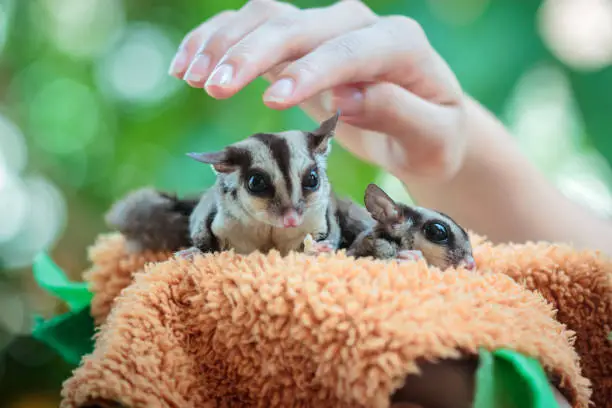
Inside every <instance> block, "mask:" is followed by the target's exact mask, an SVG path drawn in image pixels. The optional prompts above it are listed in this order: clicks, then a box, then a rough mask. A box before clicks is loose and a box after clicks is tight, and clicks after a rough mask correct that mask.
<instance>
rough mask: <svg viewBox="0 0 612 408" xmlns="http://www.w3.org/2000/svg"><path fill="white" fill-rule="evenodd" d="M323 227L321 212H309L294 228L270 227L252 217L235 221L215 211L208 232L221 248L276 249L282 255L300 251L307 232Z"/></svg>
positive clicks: (245, 251)
mask: <svg viewBox="0 0 612 408" xmlns="http://www.w3.org/2000/svg"><path fill="white" fill-rule="evenodd" d="M326 230H327V220H326V217H325V213H320V214H316V213H315V214H310V215H309V216H308V217H306V218H305V219H304V222H303V223H302V225H300V226H299V227H297V228H277V227H272V226H270V225H267V224H264V223H261V222H259V221H256V220H254V219H249V220H247V221H239V220H237V219H235V218H233V217H229V216H227V215H225V214H223V213H219V214H217V216H215V219H214V221H213V223H212V232H213V234H215V236H216V237H217V239H218V240H219V245H220V246H221V250H228V249H230V248H233V249H234V251H236V252H237V253H240V254H249V253H251V252H254V251H260V252H268V251H270V250H271V249H276V250H277V251H279V252H280V253H281V254H282V255H286V254H287V253H288V252H290V251H292V250H294V251H299V250H301V249H302V245H303V242H304V238H305V237H306V235H307V234H312V235H313V236H315V235H317V234H322V233H325V232H326Z"/></svg>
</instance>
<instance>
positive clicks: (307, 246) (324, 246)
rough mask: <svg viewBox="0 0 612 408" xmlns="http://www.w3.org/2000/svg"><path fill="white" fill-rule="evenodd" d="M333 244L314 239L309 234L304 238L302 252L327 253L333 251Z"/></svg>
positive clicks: (310, 253)
mask: <svg viewBox="0 0 612 408" xmlns="http://www.w3.org/2000/svg"><path fill="white" fill-rule="evenodd" d="M335 249H336V248H335V246H334V244H332V243H331V242H330V241H319V242H317V241H315V240H314V239H313V238H312V236H311V235H310V234H309V235H307V236H306V238H305V239H304V252H305V253H306V254H309V255H319V254H329V253H332V252H334V251H335Z"/></svg>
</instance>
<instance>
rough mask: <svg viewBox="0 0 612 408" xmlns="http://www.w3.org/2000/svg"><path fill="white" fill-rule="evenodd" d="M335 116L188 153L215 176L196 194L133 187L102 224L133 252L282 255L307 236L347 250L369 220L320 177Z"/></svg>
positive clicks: (324, 174) (297, 248) (301, 246)
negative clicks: (305, 126)
mask: <svg viewBox="0 0 612 408" xmlns="http://www.w3.org/2000/svg"><path fill="white" fill-rule="evenodd" d="M339 115H340V112H337V113H336V114H335V115H334V116H332V117H331V118H329V119H327V120H325V121H323V122H322V123H321V124H320V125H319V126H318V127H317V128H316V129H315V130H313V131H301V130H290V131H285V132H279V133H257V134H254V135H251V136H249V137H247V138H246V139H244V140H241V141H239V142H236V143H234V144H231V145H229V146H227V147H225V148H224V149H222V150H220V151H216V152H204V153H189V154H188V156H190V157H191V158H193V159H195V160H197V161H199V162H202V163H205V164H208V165H211V166H212V168H213V169H214V171H215V173H216V175H217V179H216V183H215V184H214V185H213V186H212V187H211V188H210V189H209V190H207V191H206V192H205V193H204V194H203V195H202V196H201V197H200V198H199V199H179V198H177V197H175V196H171V195H168V194H164V193H160V192H158V191H156V190H154V189H150V188H144V189H140V190H137V191H135V192H132V193H131V194H128V196H127V197H125V198H124V199H122V200H120V201H119V202H117V203H116V204H115V205H114V206H113V207H112V208H111V210H110V211H109V212H108V214H107V216H106V221H107V224H108V225H109V226H110V227H112V228H115V229H117V230H119V231H120V232H121V233H123V234H124V235H125V236H126V237H127V238H128V241H129V242H130V243H131V245H132V247H134V248H137V249H138V250H145V249H151V250H171V251H177V250H179V249H182V250H181V251H180V252H179V254H180V255H181V256H191V255H192V254H194V253H197V252H215V251H221V250H228V249H233V250H234V251H236V252H237V253H241V254H248V253H251V252H253V251H261V252H267V251H269V250H271V249H275V250H278V251H279V252H280V253H281V254H283V255H284V254H287V253H288V252H289V251H292V250H295V251H302V250H304V239H305V237H306V236H307V235H310V236H312V237H313V238H314V240H315V241H317V242H319V243H321V245H324V246H326V247H327V248H330V249H333V250H335V249H339V248H346V247H348V246H349V245H350V244H351V243H352V241H354V239H355V238H356V237H357V236H358V235H359V234H360V233H361V232H362V231H364V230H365V229H367V228H369V227H371V226H372V225H374V220H373V219H372V218H371V217H370V216H369V214H368V213H367V211H366V210H365V209H364V208H363V207H361V206H359V205H356V204H355V203H353V202H352V201H350V200H348V199H340V198H338V197H337V196H336V195H335V194H334V193H333V191H332V188H331V185H330V182H329V179H328V177H327V157H328V155H329V153H330V150H331V139H332V137H333V136H334V132H335V128H336V125H337V122H338V118H339Z"/></svg>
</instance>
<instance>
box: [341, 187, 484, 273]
mask: <svg viewBox="0 0 612 408" xmlns="http://www.w3.org/2000/svg"><path fill="white" fill-rule="evenodd" d="M364 202H365V207H366V209H367V210H368V212H369V213H370V215H371V216H372V217H373V218H374V220H376V224H375V225H374V226H373V227H371V228H369V229H367V230H365V231H363V232H362V233H361V234H359V236H358V237H357V238H356V239H355V241H354V242H353V244H352V245H351V246H350V247H349V248H348V250H347V255H349V256H354V257H364V256H372V257H374V258H377V259H390V258H398V259H405V260H414V259H418V258H424V259H425V261H426V262H427V263H428V264H429V265H432V266H435V267H438V268H440V269H442V270H444V269H447V268H448V267H451V266H452V267H458V266H463V267H465V268H466V269H474V268H475V267H476V265H475V262H474V257H473V255H472V246H471V244H470V239H469V236H468V234H467V232H466V231H465V230H464V229H463V228H462V227H461V226H460V225H459V224H457V223H456V222H455V221H454V220H453V219H452V218H450V217H449V216H448V215H446V214H443V213H441V212H438V211H434V210H431V209H427V208H423V207H410V206H407V205H405V204H401V203H396V202H395V201H393V199H391V197H389V196H388V195H387V193H385V192H384V191H383V190H382V189H381V188H380V187H378V186H377V185H376V184H369V185H368V187H367V188H366V191H365V195H364Z"/></svg>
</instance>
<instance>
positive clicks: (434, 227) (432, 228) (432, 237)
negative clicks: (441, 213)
mask: <svg viewBox="0 0 612 408" xmlns="http://www.w3.org/2000/svg"><path fill="white" fill-rule="evenodd" d="M423 234H424V235H425V238H426V239H427V240H428V241H431V242H434V243H436V244H444V243H446V242H447V241H448V235H449V234H448V229H447V228H446V226H444V225H443V224H441V223H439V222H428V223H427V224H425V225H424V226H423Z"/></svg>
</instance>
